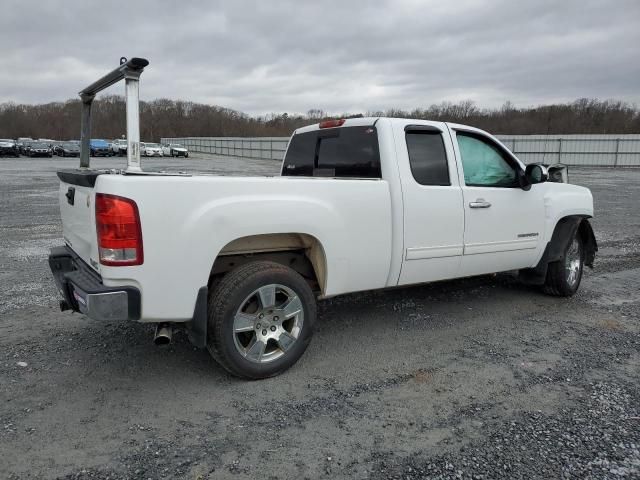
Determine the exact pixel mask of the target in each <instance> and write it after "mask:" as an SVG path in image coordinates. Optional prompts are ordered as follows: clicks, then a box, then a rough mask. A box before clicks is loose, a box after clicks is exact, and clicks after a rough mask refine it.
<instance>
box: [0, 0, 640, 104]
mask: <svg viewBox="0 0 640 480" xmlns="http://www.w3.org/2000/svg"><path fill="white" fill-rule="evenodd" d="M639 46H640V1H639V0H615V1H614V0H609V1H589V0H578V1H572V0H562V1H557V0H549V1H544V0H540V1H522V0H496V1H491V0H485V1H475V0H455V1H442V0H437V1H428V0H424V1H422V0H390V1H347V0H342V1H332V0H312V1H303V0H292V1H284V0H283V1H277V0H269V1H255V2H245V1H238V0H234V1H232V0H228V1H226V2H214V1H202V2H188V1H186V0H184V1H182V2H177V1H176V2H173V1H172V2H170V1H160V0H149V1H146V0H128V1H125V2H118V1H109V2H106V1H94V0H65V1H53V0H48V1H47V0H3V2H2V8H1V14H0V65H1V66H2V68H0V102H1V101H14V102H27V103H40V102H49V101H54V100H55V101H57V100H66V99H68V98H77V97H76V94H77V92H78V90H80V89H81V88H83V87H85V86H86V85H87V84H89V83H91V82H92V81H93V80H95V79H97V78H98V77H99V76H102V75H103V74H105V73H107V71H109V70H111V69H113V68H114V67H115V66H117V64H118V60H119V58H120V57H121V56H140V57H145V58H147V59H148V60H149V61H150V62H151V63H150V66H149V67H148V68H147V70H146V71H145V73H144V74H143V76H142V83H141V98H142V99H147V100H148V99H154V98H159V97H165V98H172V99H184V100H192V101H197V102H203V103H209V104H217V105H221V106H225V107H229V108H234V109H237V110H241V111H243V112H247V113H251V114H262V113H266V112H283V111H288V112H306V111H307V110H309V109H311V108H320V109H323V110H325V111H326V112H330V113H342V112H361V111H367V110H369V111H373V110H380V109H387V108H391V107H398V108H404V109H411V108H415V107H426V106H428V105H430V104H432V103H439V102H441V101H458V100H463V99H471V100H474V101H475V102H476V103H477V104H478V105H479V106H481V107H496V106H500V105H501V104H502V103H504V102H505V101H506V100H511V101H512V102H514V103H515V104H516V105H517V106H528V105H536V104H540V103H550V102H564V101H570V100H574V99H576V98H579V97H598V98H601V99H606V98H615V99H620V100H626V101H630V102H635V103H640V48H639ZM123 90H124V85H123V84H118V85H116V86H114V87H111V88H110V89H109V90H108V92H109V93H116V94H121V93H123Z"/></svg>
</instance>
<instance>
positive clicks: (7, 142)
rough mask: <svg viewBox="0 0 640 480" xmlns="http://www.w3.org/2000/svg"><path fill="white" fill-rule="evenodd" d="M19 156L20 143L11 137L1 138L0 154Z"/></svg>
mask: <svg viewBox="0 0 640 480" xmlns="http://www.w3.org/2000/svg"><path fill="white" fill-rule="evenodd" d="M3 155H7V156H10V157H19V156H20V152H19V151H18V145H17V144H16V141H15V140H13V139H10V138H0V156H3Z"/></svg>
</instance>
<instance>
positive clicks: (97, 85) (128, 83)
mask: <svg viewBox="0 0 640 480" xmlns="http://www.w3.org/2000/svg"><path fill="white" fill-rule="evenodd" d="M147 65H149V61H148V60H146V59H144V58H136V57H134V58H132V59H131V60H127V59H126V58H125V57H122V58H121V59H120V66H119V67H118V68H116V69H115V70H113V71H112V72H110V73H107V74H106V75H105V76H104V77H102V78H101V79H99V80H97V81H95V82H93V83H92V84H91V85H89V86H88V87H87V88H85V89H84V90H82V91H80V92H79V93H78V95H80V98H81V99H82V121H81V127H80V168H89V158H90V153H91V147H90V142H91V105H92V104H93V100H94V98H95V96H96V94H97V93H98V92H100V91H102V90H104V89H105V88H108V87H110V86H111V85H113V84H115V83H118V82H119V81H120V80H122V79H124V91H125V100H126V105H127V169H126V170H125V172H130V173H135V172H141V171H142V168H141V166H140V88H139V85H140V75H141V74H142V72H143V71H144V67H146V66H147Z"/></svg>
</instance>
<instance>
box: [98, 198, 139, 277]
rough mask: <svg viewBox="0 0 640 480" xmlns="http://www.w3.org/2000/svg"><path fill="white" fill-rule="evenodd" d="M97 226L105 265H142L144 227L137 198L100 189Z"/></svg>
mask: <svg viewBox="0 0 640 480" xmlns="http://www.w3.org/2000/svg"><path fill="white" fill-rule="evenodd" d="M96 229H97V231H98V252H99V256H100V263H101V264H102V265H110V266H129V265H142V262H143V260H144V258H143V252H142V229H141V228H140V215H139V214H138V206H137V205H136V202H134V201H133V200H131V199H129V198H124V197H118V196H116V195H108V194H106V193H97V194H96Z"/></svg>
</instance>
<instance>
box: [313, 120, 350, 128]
mask: <svg viewBox="0 0 640 480" xmlns="http://www.w3.org/2000/svg"><path fill="white" fill-rule="evenodd" d="M344 122H345V119H344V118H341V119H339V120H325V121H324V122H320V125H319V126H320V128H333V127H341V126H342V125H344Z"/></svg>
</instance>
